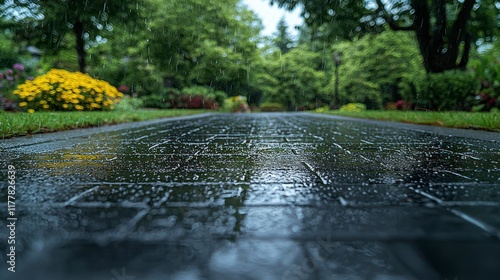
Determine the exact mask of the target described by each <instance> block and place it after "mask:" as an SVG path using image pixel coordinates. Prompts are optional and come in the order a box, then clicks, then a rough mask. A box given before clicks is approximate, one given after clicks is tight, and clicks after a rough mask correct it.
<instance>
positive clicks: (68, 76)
mask: <svg viewBox="0 0 500 280" xmlns="http://www.w3.org/2000/svg"><path fill="white" fill-rule="evenodd" d="M14 94H15V95H17V96H19V99H20V102H19V107H21V108H25V109H26V110H28V111H29V112H33V111H55V110H58V111H74V110H77V111H84V110H86V111H94V110H111V109H113V108H114V104H116V103H117V102H118V101H120V99H121V98H122V96H123V94H122V93H121V92H119V91H118V90H117V89H116V88H115V87H114V86H112V85H110V84H109V83H108V82H106V81H102V80H98V79H94V78H92V77H90V76H89V75H87V74H82V73H80V72H69V71H66V70H61V69H52V70H50V71H49V72H48V73H47V74H44V75H41V76H38V77H36V78H35V79H34V80H32V81H26V82H25V83H24V84H21V85H19V86H18V87H17V89H16V90H15V91H14Z"/></svg>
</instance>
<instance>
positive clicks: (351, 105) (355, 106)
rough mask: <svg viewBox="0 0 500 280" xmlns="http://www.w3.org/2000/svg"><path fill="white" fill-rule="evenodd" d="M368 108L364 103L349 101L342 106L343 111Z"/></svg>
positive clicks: (359, 110)
mask: <svg viewBox="0 0 500 280" xmlns="http://www.w3.org/2000/svg"><path fill="white" fill-rule="evenodd" d="M364 110H366V105H365V104H363V103H349V104H347V105H343V106H342V107H340V111H341V112H361V111H364Z"/></svg>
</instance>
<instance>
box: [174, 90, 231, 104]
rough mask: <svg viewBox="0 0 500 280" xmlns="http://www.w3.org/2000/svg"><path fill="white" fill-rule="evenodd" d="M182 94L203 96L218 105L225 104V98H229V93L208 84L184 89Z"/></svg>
mask: <svg viewBox="0 0 500 280" xmlns="http://www.w3.org/2000/svg"><path fill="white" fill-rule="evenodd" d="M182 95H187V96H203V97H206V98H208V99H212V100H213V101H215V102H216V103H217V104H218V106H221V105H222V104H224V100H226V98H227V94H226V93H225V92H223V91H220V90H215V89H213V88H211V87H206V86H192V87H187V88H183V89H182Z"/></svg>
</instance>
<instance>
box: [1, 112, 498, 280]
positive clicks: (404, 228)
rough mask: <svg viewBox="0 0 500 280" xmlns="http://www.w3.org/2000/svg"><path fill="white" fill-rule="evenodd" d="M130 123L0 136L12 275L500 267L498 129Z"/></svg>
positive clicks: (485, 274)
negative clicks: (10, 198)
mask: <svg viewBox="0 0 500 280" xmlns="http://www.w3.org/2000/svg"><path fill="white" fill-rule="evenodd" d="M120 128H121V129H118V128H114V129H112V128H109V129H106V128H104V129H100V130H98V131H97V132H95V133H91V132H92V130H86V132H81V133H80V132H65V133H56V134H47V135H43V136H36V137H33V138H18V139H17V140H16V139H14V140H13V139H11V140H3V141H0V148H1V153H2V158H1V159H0V161H1V163H2V166H3V167H4V169H5V170H6V166H7V165H9V164H10V165H13V166H15V168H16V172H17V173H16V175H17V179H16V186H17V192H16V215H17V218H18V220H17V227H16V256H17V259H16V271H17V272H16V273H15V274H13V273H10V272H7V268H6V267H5V263H6V261H7V257H6V253H5V249H4V248H6V245H7V241H6V240H7V235H6V231H5V230H4V229H5V228H6V223H7V214H6V211H5V210H6V209H7V195H6V194H7V188H6V183H5V182H6V181H7V172H2V173H1V177H0V181H1V182H2V186H1V188H0V190H1V193H2V195H1V197H0V206H1V207H2V211H1V212H0V227H1V228H2V230H1V231H0V232H1V236H2V238H1V241H0V248H2V250H1V251H2V255H1V256H0V259H1V261H2V265H1V266H0V268H1V269H2V271H0V276H1V278H2V279H4V276H6V275H7V276H10V278H8V279H56V280H57V279H107V280H109V279H113V280H126V279H128V280H131V279H136V280H142V279H492V278H495V277H496V276H498V274H499V273H500V268H499V267H498V263H500V179H499V178H500V144H499V143H500V142H499V141H500V136H499V138H497V139H498V141H491V140H479V139H472V138H464V137H454V136H447V135H443V134H434V133H429V132H425V131H418V130H408V129H402V128H400V127H398V125H391V124H388V125H376V124H374V123H373V122H365V121H350V120H344V119H336V118H333V117H328V116H320V115H308V114H247V115H204V116H202V117H195V118H179V119H175V120H170V121H162V122H158V121H157V122H151V123H150V124H148V125H124V126H122V127H120ZM444 131H446V130H444ZM481 133H482V132H470V134H471V135H473V136H474V135H475V134H477V135H479V134H481ZM498 135H499V134H493V133H490V134H487V138H493V139H494V138H496V136H498ZM12 276H15V277H12ZM134 277H135V278H134Z"/></svg>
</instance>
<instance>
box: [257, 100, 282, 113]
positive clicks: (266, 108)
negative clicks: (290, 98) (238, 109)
mask: <svg viewBox="0 0 500 280" xmlns="http://www.w3.org/2000/svg"><path fill="white" fill-rule="evenodd" d="M259 109H260V111H261V112H283V111H285V107H283V105H282V104H280V103H271V102H264V103H262V104H260V107H259Z"/></svg>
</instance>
